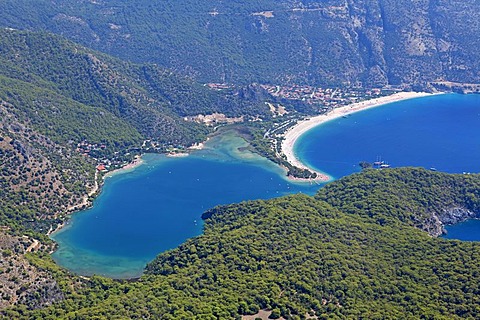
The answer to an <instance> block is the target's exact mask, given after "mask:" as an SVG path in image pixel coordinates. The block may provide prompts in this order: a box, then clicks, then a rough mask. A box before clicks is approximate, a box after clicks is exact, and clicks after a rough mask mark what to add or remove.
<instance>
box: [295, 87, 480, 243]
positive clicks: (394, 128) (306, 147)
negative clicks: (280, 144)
mask: <svg viewBox="0 0 480 320" xmlns="http://www.w3.org/2000/svg"><path fill="white" fill-rule="evenodd" d="M294 151H295V153H296V155H297V156H298V157H299V158H300V159H301V160H302V162H304V163H306V164H308V165H309V166H312V167H313V168H316V169H318V170H322V171H324V172H326V173H328V174H330V175H332V176H333V177H335V178H340V177H342V176H346V175H348V174H351V173H354V172H359V171H360V166H359V163H360V162H361V161H367V162H370V163H372V162H374V161H376V160H377V159H381V160H384V161H386V162H388V163H389V164H390V165H391V166H392V167H400V166H416V167H418V166H420V167H425V168H434V169H435V170H439V171H444V172H450V173H478V172H479V171H480V95H459V94H447V95H438V96H432V97H426V98H419V99H413V100H406V101H401V102H397V103H392V104H389V105H385V106H382V107H380V108H378V109H371V110H366V111H363V112H358V113H355V114H352V115H350V116H349V117H347V118H339V119H335V120H332V121H330V122H328V123H325V124H323V125H321V126H319V127H316V128H314V129H312V130H310V131H309V132H307V133H306V134H305V135H303V136H302V137H301V138H300V139H299V141H298V142H297V144H296V145H295V150H294ZM446 229H447V232H448V234H447V235H446V236H445V237H446V238H449V239H459V240H467V241H480V221H479V220H469V221H466V222H464V223H459V224H456V225H453V226H447V228H446Z"/></svg>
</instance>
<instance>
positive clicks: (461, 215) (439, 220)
mask: <svg viewBox="0 0 480 320" xmlns="http://www.w3.org/2000/svg"><path fill="white" fill-rule="evenodd" d="M479 217H480V212H473V211H471V210H469V209H467V208H465V207H461V206H456V207H450V208H445V209H444V210H443V212H440V213H438V214H437V213H433V214H432V215H431V217H430V218H428V219H425V224H424V225H423V226H422V229H423V230H425V231H427V232H428V233H429V234H430V235H432V236H434V237H438V236H441V235H442V234H445V233H446V230H445V225H452V224H457V223H460V222H463V221H465V220H468V219H476V218H479Z"/></svg>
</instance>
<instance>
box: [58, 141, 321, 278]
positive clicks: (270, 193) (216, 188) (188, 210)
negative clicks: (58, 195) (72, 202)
mask: <svg viewBox="0 0 480 320" xmlns="http://www.w3.org/2000/svg"><path fill="white" fill-rule="evenodd" d="M245 146H246V143H245V142H244V141H243V140H242V139H240V138H238V137H235V136H234V135H232V134H226V135H222V136H218V137H215V138H213V139H212V140H211V141H209V143H207V148H206V149H205V150H201V151H198V152H195V153H194V154H192V155H190V156H188V157H184V158H183V157H181V158H168V157H165V156H160V155H153V154H150V155H146V156H144V157H143V159H144V164H143V165H141V166H140V167H137V168H136V169H135V170H133V171H131V172H126V173H122V174H118V175H115V176H113V177H110V178H107V179H106V181H105V185H104V186H103V188H102V193H101V194H100V196H99V197H98V198H97V199H96V200H95V202H94V205H93V207H92V208H91V209H89V210H86V211H82V212H78V213H76V214H74V215H73V217H72V219H71V220H70V222H69V225H68V226H67V227H65V228H63V229H62V230H61V231H60V232H57V233H55V234H54V235H53V239H54V240H55V241H56V242H57V243H58V250H57V251H56V252H55V253H54V254H53V258H54V260H55V261H56V262H57V263H58V264H60V265H61V266H63V267H66V268H67V269H69V270H71V271H73V272H75V273H77V274H81V275H92V274H98V275H104V276H108V277H112V278H132V277H138V276H140V275H141V273H142V271H143V268H144V267H145V265H146V263H147V262H149V261H151V260H153V258H154V257H155V256H156V255H157V254H159V253H160V252H163V251H166V250H168V249H172V248H175V247H177V246H178V245H179V244H181V243H183V242H184V241H185V240H186V239H188V238H191V237H194V236H197V235H199V234H201V232H202V220H201V215H202V213H203V212H205V211H206V210H208V209H210V208H212V207H214V206H216V205H220V204H230V203H235V202H240V201H244V200H251V199H268V198H272V197H278V196H282V195H286V194H291V193H298V192H303V193H306V194H313V193H315V191H316V190H317V189H318V187H319V186H318V185H316V184H314V185H311V184H309V183H292V182H291V181H289V180H287V179H286V177H284V175H285V172H284V171H283V170H282V169H280V168H279V167H278V166H276V165H274V164H273V163H271V162H270V161H268V160H266V159H264V158H261V157H259V156H257V155H255V154H252V153H250V152H248V151H245V150H244V151H239V148H240V149H241V148H242V147H245Z"/></svg>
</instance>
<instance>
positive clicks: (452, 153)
mask: <svg viewBox="0 0 480 320" xmlns="http://www.w3.org/2000/svg"><path fill="white" fill-rule="evenodd" d="M242 146H244V142H243V140H241V139H240V138H236V137H234V136H232V135H224V136H219V137H216V138H213V139H211V141H209V142H208V143H207V148H206V149H205V150H202V151H199V152H196V153H194V154H192V155H190V156H189V157H185V158H166V157H164V156H159V155H146V156H145V157H144V159H145V164H143V165H142V166H140V167H138V168H136V169H135V170H133V171H131V172H127V173H123V174H119V175H116V176H114V177H111V178H107V179H106V182H105V185H104V187H103V191H102V193H101V195H100V196H99V197H98V198H97V199H96V200H95V203H94V206H93V208H91V209H89V210H86V211H83V212H79V213H76V214H74V215H73V217H72V219H71V221H70V223H69V225H68V226H67V227H66V228H64V229H62V230H61V231H60V232H58V233H56V234H54V235H53V238H54V240H55V241H57V242H58V244H59V249H58V250H57V251H56V252H55V253H54V254H53V258H54V259H55V261H57V262H58V263H59V264H60V265H62V266H64V267H66V268H68V269H70V270H72V271H74V272H76V273H79V274H83V275H91V274H101V275H106V276H109V277H114V278H129V277H136V276H139V275H140V274H141V273H142V270H143V267H144V266H145V264H146V263H147V262H149V261H151V260H152V259H153V258H154V257H155V256H156V255H157V254H158V253H160V252H163V251H166V250H168V249H172V248H175V247H176V246H178V245H179V244H181V243H183V242H184V241H185V240H186V239H188V238H191V237H194V236H197V235H199V234H200V233H201V232H202V221H201V218H200V217H201V214H202V213H203V212H204V211H205V210H207V209H209V208H212V207H213V206H215V205H219V204H228V203H234V202H240V201H243V200H250V199H267V198H271V197H277V196H282V195H286V194H290V193H298V192H303V193H306V194H313V193H315V192H316V191H317V190H318V188H319V186H318V185H310V184H305V183H303V184H294V183H292V182H289V181H288V180H286V179H285V177H284V172H283V171H282V170H281V169H280V168H279V167H277V166H275V165H274V164H272V163H271V162H269V161H267V160H265V159H262V158H259V157H258V156H256V155H254V154H251V153H249V152H240V151H239V149H238V148H239V147H242ZM295 153H296V154H297V156H298V157H299V158H300V159H302V161H304V162H305V163H307V164H308V165H310V166H312V167H314V168H316V169H318V170H321V171H324V172H326V173H328V174H330V175H332V176H333V177H335V178H340V177H342V176H345V175H348V174H351V173H353V172H357V171H359V170H360V169H359V165H358V164H359V162H360V161H369V162H373V161H375V160H377V159H380V158H381V159H382V160H384V161H386V162H388V163H389V164H391V166H392V167H398V166H422V167H426V168H436V169H437V170H439V171H446V172H458V173H462V172H479V171H480V96H479V95H455V94H450V95H440V96H434V97H428V98H420V99H414V100H407V101H403V102H398V103H392V104H389V105H386V106H382V107H379V108H376V109H370V110H366V111H363V112H359V113H355V114H352V115H351V116H349V117H347V118H340V119H336V120H333V121H330V122H328V123H326V124H323V125H322V126H319V127H317V128H314V129H312V130H311V131H309V132H307V133H306V134H305V135H303V136H302V137H301V139H299V141H298V142H297V144H296V145H295ZM471 224H476V227H473V228H471V227H470V225H471ZM463 225H464V224H460V225H457V226H453V227H450V228H449V236H452V235H455V236H454V238H457V239H465V240H480V223H478V221H471V222H467V223H466V225H468V226H469V228H468V229H462V228H463V227H462V226H463ZM456 228H457V229H458V232H456V233H455V232H454V231H453V230H454V229H456ZM472 235H473V236H474V237H475V236H476V237H477V238H473V239H472V238H471V237H472Z"/></svg>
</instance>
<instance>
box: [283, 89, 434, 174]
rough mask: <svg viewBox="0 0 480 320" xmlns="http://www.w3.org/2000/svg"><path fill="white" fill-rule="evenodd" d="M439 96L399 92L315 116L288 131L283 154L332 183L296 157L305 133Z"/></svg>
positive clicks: (302, 167) (291, 161)
mask: <svg viewBox="0 0 480 320" xmlns="http://www.w3.org/2000/svg"><path fill="white" fill-rule="evenodd" d="M438 94H442V93H427V92H398V93H395V94H392V95H389V96H384V97H379V98H375V99H371V100H365V101H361V102H356V103H353V104H349V105H346V106H343V107H340V108H336V109H333V110H332V111H330V112H328V113H326V114H322V115H318V116H314V117H312V118H310V119H308V120H303V121H300V122H298V123H297V124H296V125H294V126H293V127H291V128H290V129H288V130H287V132H286V133H285V134H284V136H283V141H282V145H281V150H282V153H283V154H284V155H285V157H286V160H287V162H288V163H290V164H291V165H292V166H295V167H298V168H301V169H307V170H310V171H313V172H315V173H317V176H318V177H317V179H315V180H319V181H322V182H327V181H330V180H332V177H330V176H329V175H327V174H325V173H323V172H319V171H317V170H313V169H312V168H309V167H308V166H306V165H305V164H303V163H302V162H301V161H300V160H299V159H298V158H297V157H296V156H295V153H294V151H293V147H294V145H295V142H297V140H298V139H299V138H300V137H301V136H302V135H303V134H304V133H306V132H307V131H309V130H311V129H313V128H314V127H316V126H319V125H321V124H323V123H325V122H328V121H331V120H334V119H337V118H340V117H343V116H346V115H349V114H353V113H356V112H360V111H363V110H367V109H372V108H376V107H380V106H383V105H386V104H390V103H393V102H399V101H403V100H409V99H414V98H421V97H429V96H433V95H438Z"/></svg>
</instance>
